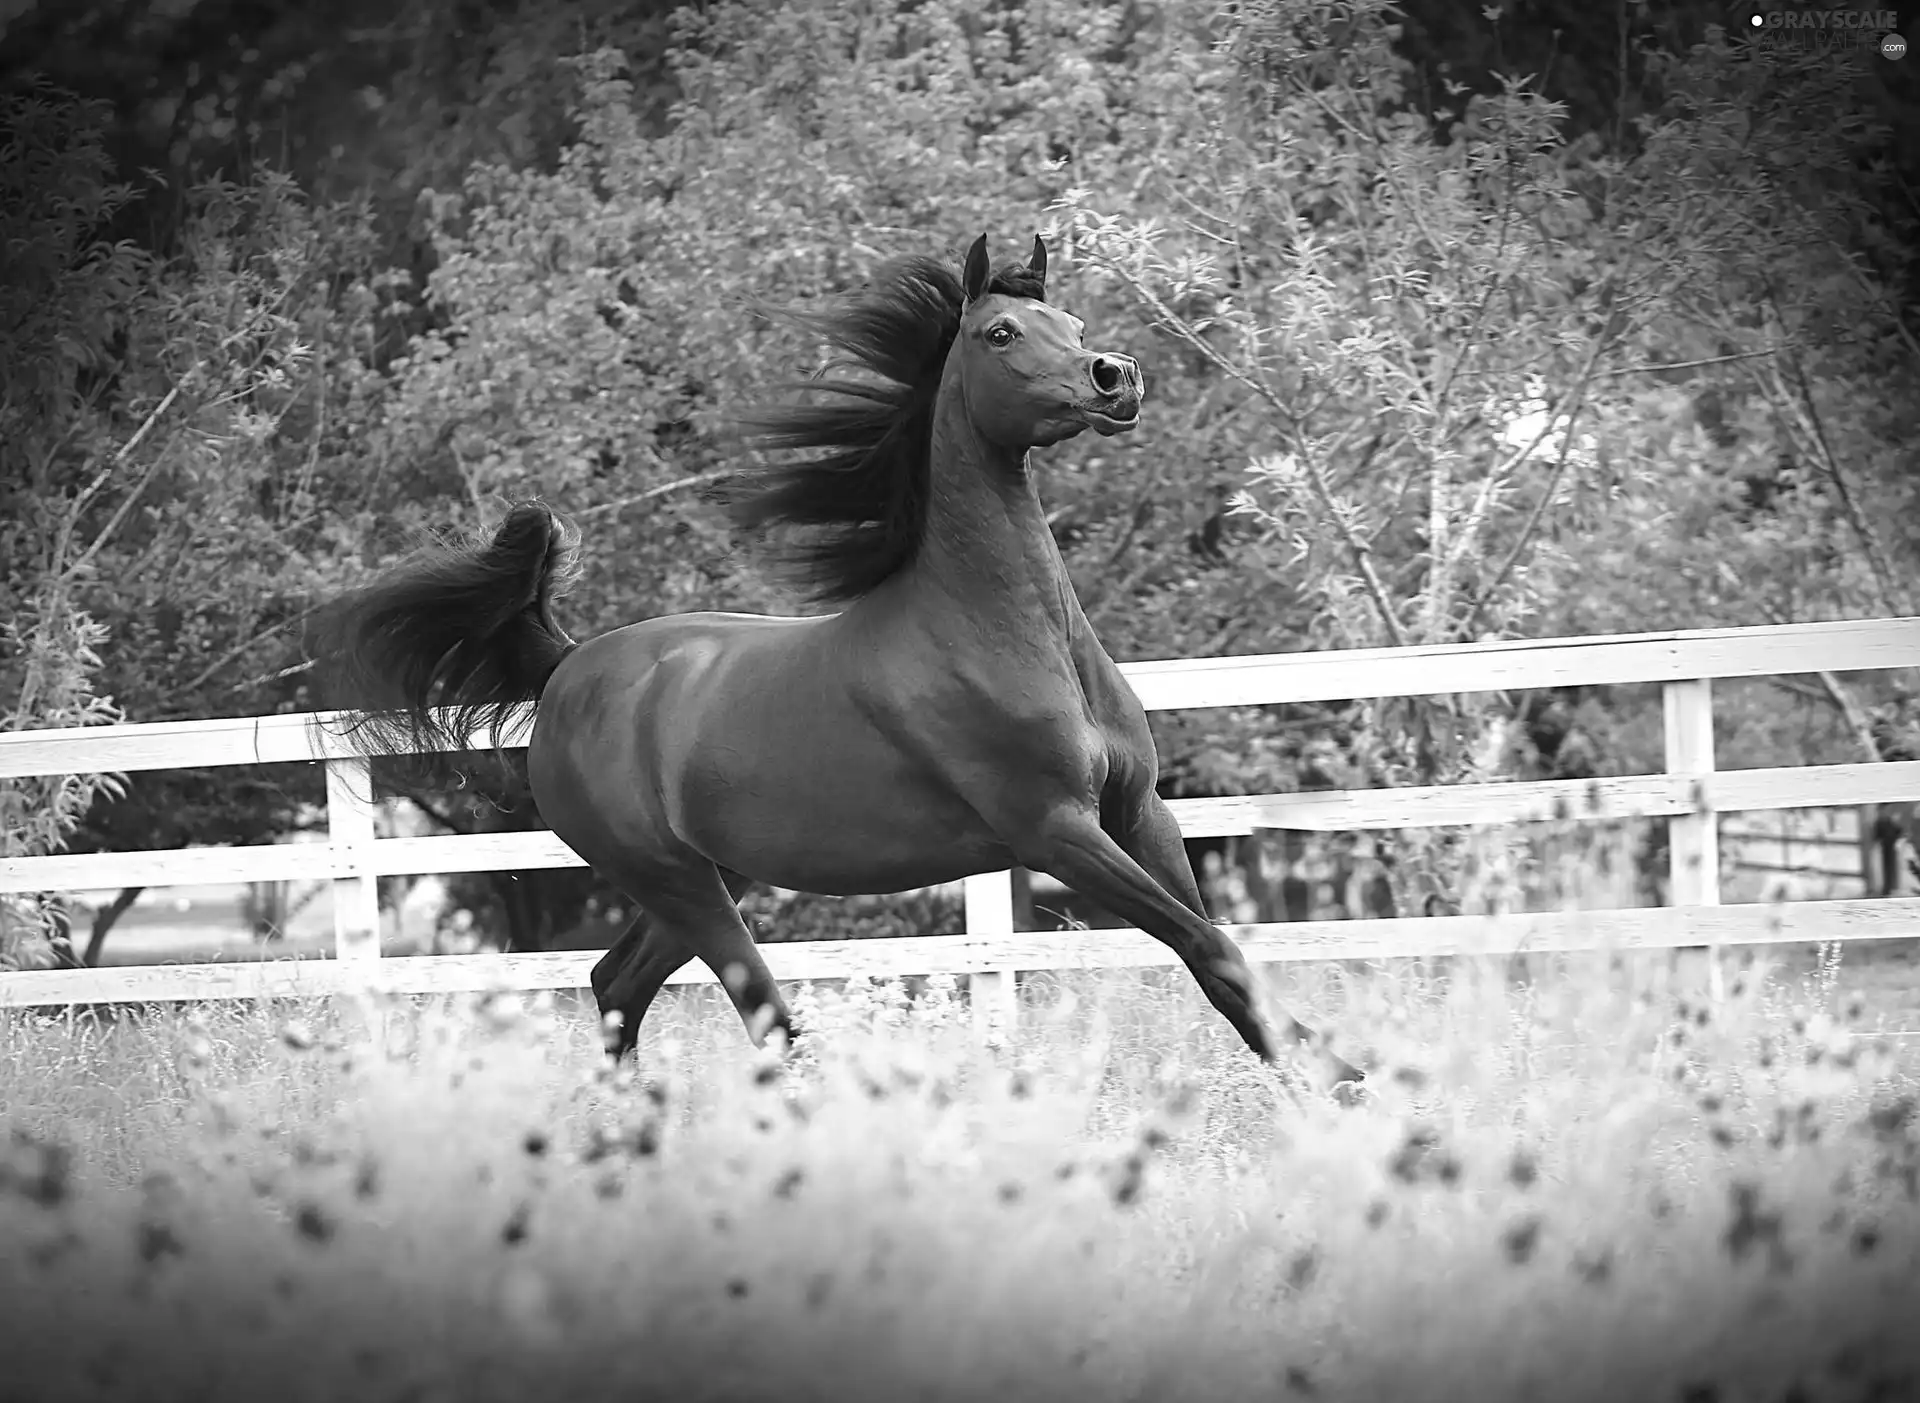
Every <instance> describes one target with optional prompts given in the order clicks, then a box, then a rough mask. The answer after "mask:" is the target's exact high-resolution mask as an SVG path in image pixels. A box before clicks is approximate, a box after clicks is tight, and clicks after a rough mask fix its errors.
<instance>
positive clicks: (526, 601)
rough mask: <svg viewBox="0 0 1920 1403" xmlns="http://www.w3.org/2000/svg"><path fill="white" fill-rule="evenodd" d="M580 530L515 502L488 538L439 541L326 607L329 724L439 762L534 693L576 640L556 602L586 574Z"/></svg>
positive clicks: (318, 635)
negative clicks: (332, 710) (335, 711)
mask: <svg viewBox="0 0 1920 1403" xmlns="http://www.w3.org/2000/svg"><path fill="white" fill-rule="evenodd" d="M579 554H580V533H579V531H578V529H576V528H575V527H574V525H573V524H572V523H571V522H569V521H567V520H565V519H564V518H562V517H559V516H556V515H555V514H554V513H553V512H551V511H549V510H548V509H547V508H546V507H545V506H542V505H541V504H540V503H538V502H520V503H517V504H516V505H515V506H514V507H513V509H512V510H511V511H509V512H508V513H507V519H506V520H505V521H503V522H501V523H500V529H499V530H498V531H496V532H494V534H493V538H492V539H491V540H486V539H482V540H479V541H475V542H473V543H472V544H470V545H440V546H435V547H433V548H431V549H428V550H426V551H423V552H422V553H420V554H419V555H416V556H415V557H414V558H413V559H411V560H408V561H405V562H403V563H402V564H400V565H397V566H395V567H394V568H393V570H391V571H390V572H389V573H387V574H386V575H384V576H382V577H381V578H379V579H376V580H375V581H374V582H373V583H372V584H369V585H365V586H363V587H361V588H360V589H358V590H355V591H354V592H353V593H351V594H348V595H346V596H345V597H343V598H341V599H339V600H337V601H335V602H334V604H333V605H331V606H330V607H328V608H326V609H324V610H322V611H320V613H319V615H318V618H317V622H316V625H315V627H314V629H313V632H312V634H311V635H310V642H309V648H308V652H309V656H310V658H311V659H312V661H313V664H314V672H315V682H316V683H317V684H318V685H317V686H316V688H315V691H316V694H317V695H318V696H319V698H320V700H321V701H322V704H323V705H328V706H335V707H339V708H340V709H341V710H340V714H339V715H338V716H337V717H335V718H331V719H329V720H327V721H323V722H322V725H323V726H324V727H326V728H327V729H330V730H337V731H339V732H341V733H343V734H345V735H346V736H347V737H348V740H349V743H350V744H351V745H352V746H353V748H354V749H355V750H357V751H359V752H360V753H362V754H365V755H370V756H371V755H418V756H420V757H421V758H422V760H424V761H427V762H428V763H427V764H426V766H425V767H424V768H426V769H432V770H441V771H444V770H448V769H457V768H458V767H457V766H456V765H454V764H452V763H450V761H449V757H448V756H447V755H446V752H448V751H458V750H464V749H466V748H467V746H468V744H469V743H470V742H471V741H472V740H473V738H474V737H475V736H476V735H478V734H480V733H482V732H485V733H487V736H488V741H489V743H490V744H491V745H492V746H493V747H495V748H496V749H497V748H498V747H499V745H500V740H501V734H502V730H503V728H504V727H505V725H506V723H507V721H508V720H509V718H510V717H511V716H512V715H513V712H514V710H515V709H516V708H517V707H518V706H520V705H521V704H522V703H524V702H530V701H535V700H538V698H539V696H540V693H541V691H542V689H543V688H545V686H546V685H547V679H548V678H549V677H551V676H552V675H553V670H554V668H556V667H558V666H559V664H560V660H561V659H562V658H564V657H565V656H566V655H567V654H568V653H569V652H570V651H572V649H573V648H574V647H575V646H576V645H575V644H574V641H573V639H571V638H569V637H568V636H567V634H566V633H565V631H563V630H562V629H561V628H560V626H559V625H558V624H556V623H555V622H554V619H553V603H554V601H555V600H556V599H559V598H562V597H564V596H565V594H566V593H567V591H568V590H569V589H571V588H572V586H573V584H574V582H575V581H576V580H577V579H578V578H579V574H580V563H579Z"/></svg>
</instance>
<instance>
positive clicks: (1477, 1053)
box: [0, 956, 1920, 1403]
mask: <svg viewBox="0 0 1920 1403" xmlns="http://www.w3.org/2000/svg"><path fill="white" fill-rule="evenodd" d="M1270 977H1271V979H1272V981H1273V983H1274V984H1275V986H1276V994H1277V996H1278V997H1281V998H1283V999H1285V1000H1286V1001H1287V1002H1288V1003H1289V1005H1290V1006H1292V1007H1295V1008H1299V1009H1301V1010H1302V1011H1303V1012H1309V1011H1310V1012H1311V1013H1312V1014H1313V1016H1315V1017H1317V1018H1319V1019H1320V1020H1321V1021H1323V1022H1326V1023H1329V1024H1330V1025H1331V1026H1333V1027H1334V1028H1335V1029H1336V1030H1337V1033H1338V1038H1339V1044H1340V1046H1341V1047H1342V1048H1343V1049H1344V1050H1347V1051H1348V1052H1349V1054H1350V1055H1352V1054H1354V1053H1356V1052H1360V1051H1361V1050H1362V1049H1364V1053H1363V1054H1362V1056H1363V1060H1365V1061H1367V1062H1369V1063H1370V1064H1371V1066H1372V1068H1373V1076H1372V1086H1373V1091H1372V1094H1371V1096H1370V1097H1369V1099H1368V1100H1367V1101H1366V1103H1365V1104H1363V1105H1362V1106H1360V1107H1358V1108H1354V1109H1343V1108H1340V1107H1337V1106H1334V1105H1331V1104H1328V1103H1323V1102H1320V1101H1317V1100H1313V1099H1307V1098H1302V1097H1301V1096H1299V1095H1297V1094H1296V1093H1295V1092H1294V1091H1293V1090H1292V1089H1291V1087H1290V1085H1289V1083H1288V1081H1287V1079H1286V1078H1285V1077H1284V1076H1280V1075H1276V1074H1275V1073H1273V1072H1271V1071H1270V1070H1268V1069H1266V1068H1263V1067H1261V1066H1260V1065H1259V1064H1258V1063H1256V1062H1254V1061H1253V1060H1252V1059H1250V1058H1249V1057H1248V1056H1247V1055H1246V1054H1245V1053H1244V1052H1243V1051H1242V1050H1241V1049H1240V1048H1239V1047H1238V1046H1237V1045H1236V1044H1234V1043H1233V1042H1232V1041H1231V1040H1230V1034H1227V1033H1226V1032H1225V1031H1224V1030H1223V1029H1221V1028H1220V1027H1219V1025H1218V1021H1217V1019H1215V1018H1214V1017H1213V1016H1212V1015H1211V1013H1210V1011H1208V1010H1206V1009H1205V1007H1204V1005H1202V1004H1201V1003H1200V1002H1199V1001H1198V1000H1197V998H1196V997H1195V996H1194V995H1193V994H1192V993H1191V992H1190V986H1189V985H1188V983H1187V982H1186V981H1184V980H1182V979H1179V978H1176V977H1174V976H1173V975H1172V974H1166V975H1164V976H1163V975H1161V974H1151V973H1150V974H1144V975H1124V976H1122V975H1114V976H1095V975H1085V976H1076V975H1066V974H1062V975H1055V976H1049V977H1047V978H1046V979H1045V980H1036V981H1034V982H1033V984H1032V985H1030V986H1029V988H1028V990H1027V994H1026V997H1027V1000H1028V1008H1027V1010H1026V1013H1025V1015H1024V1017H1023V1021H1022V1025H1021V1029H1020V1031H1019V1032H1018V1034H1017V1035H1016V1036H1015V1037H1014V1039H1013V1041H1012V1042H1011V1043H1010V1044H1009V1045H1008V1046H1006V1047H1004V1048H1002V1049H1000V1050H998V1051H997V1052H983V1051H981V1050H980V1049H978V1048H976V1047H975V1046H974V1044H973V1041H972V1039H971V1037H970V1035H969V1033H968V1031H967V1024H966V1019H965V1016H964V1015H965V1009H964V1006H963V1005H962V1004H961V1003H960V1002H959V1001H958V1000H957V999H956V998H955V996H954V993H953V991H952V990H951V989H950V988H947V987H944V986H942V985H940V984H939V983H937V982H936V983H934V984H932V985H930V986H929V987H927V988H925V989H921V990H918V991H917V997H916V999H915V1000H914V1001H913V1003H912V1004H911V1006H909V1005H908V1003H907V1000H906V999H905V997H904V995H903V993H902V992H901V991H900V990H899V989H898V988H897V987H882V986H873V985H870V984H857V985H856V986H850V987H848V988H846V989H843V990H839V991H824V990H823V991H815V992H812V993H810V994H809V995H807V996H805V997H803V999H802V1000H801V1008H800V1012H801V1014H802V1016H803V1017H804V1018H805V1019H807V1020H808V1024H809V1026H810V1027H811V1028H812V1030H813V1032H814V1034H815V1036H813V1037H812V1038H811V1039H808V1040H805V1041H803V1043H802V1045H801V1049H800V1051H799V1052H798V1053H797V1054H796V1056H795V1057H794V1058H793V1059H792V1060H791V1061H790V1062H789V1063H788V1064H786V1065H785V1066H784V1067H782V1068H776V1066H775V1064H774V1063H772V1062H770V1061H769V1060H767V1059H766V1058H764V1057H763V1056H761V1055H759V1054H756V1053H753V1052H752V1051H751V1050H750V1049H748V1048H747V1046H746V1044H745V1042H744V1039H743V1038H742V1036H741V1034H740V1031H739V1025H738V1022H737V1021H736V1020H735V1019H734V1017H733V1015H732V1013H731V1012H730V1011H729V1010H728V1009H727V1008H726V1007H725V1005H724V1004H723V1003H722V1002H720V1001H719V1000H718V999H717V998H715V997H713V996H711V995H710V994H709V993H707V992H704V991H699V990H692V991H687V992H684V993H682V994H679V995H677V996H674V997H671V998H669V999H667V1000H666V1001H664V1002H663V1004H662V1006H661V1008H660V1009H659V1011H658V1012H657V1013H656V1015H655V1019H654V1021H651V1022H650V1023H649V1026H648V1030H647V1033H646V1036H645V1037H644V1039H643V1055H642V1059H641V1062H640V1064H639V1066H638V1068H636V1069H630V1070H628V1071H625V1072H622V1073H619V1074H617V1075H615V1074H610V1072H609V1070H608V1069H607V1068H606V1067H605V1065H604V1064H603V1060H602V1058H601V1057H600V1055H599V1052H598V1040H597V1032H596V1030H595V1029H594V1027H593V1024H592V1021H591V1019H590V1017H589V1015H588V1014H587V1013H586V1012H585V1011H584V1010H583V1009H582V1008H581V1007H579V1006H578V1005H577V1004H576V1003H575V1002H574V1001H573V1000H572V999H561V1000H558V1001H555V1000H551V999H547V1000H542V999H537V998H535V999H522V998H517V997H513V996H504V997H492V998H487V999H479V1000H406V1001H397V1002H395V1003H393V1004H391V1005H386V1006H382V1007H380V1008H377V1009H372V1010H368V1009H360V1008H355V1007H353V1006H343V1007H335V1006H333V1005H329V1004H324V1003H322V1004H315V1005H310V1006H288V1005H279V1006H266V1005H257V1006H241V1005H208V1006H205V1007H201V1008H198V1009H181V1008H174V1009H154V1010H149V1011H146V1012H145V1013H143V1014H129V1015H126V1016H123V1017H121V1018H120V1019H118V1020H116V1021H113V1022H108V1023H96V1022H92V1021H87V1020H84V1019H68V1018H65V1017H57V1018H45V1017H39V1016H30V1015H10V1016H6V1017H5V1018H4V1020H3V1021H0V1067H4V1071H3V1072H0V1122H5V1123H6V1124H7V1125H10V1126H11V1127H12V1128H11V1130H10V1131H9V1130H4V1129H0V1147H4V1148H0V1243H4V1244H5V1249H4V1250H0V1339H3V1340H4V1344H3V1345H0V1399H12V1398H20V1399H36V1400H37V1399H42V1398H48V1399H51V1398H56V1397H57V1398H62V1399H64V1398H70V1397H71V1398H90V1397H91V1398H103V1399H105V1398H113V1399H119V1398H138V1399H143V1400H170V1399H179V1400H196V1403H198V1401H199V1400H224V1399H229V1398H231V1399H255V1398H259V1399H268V1398H271V1399H276V1400H279V1399H289V1400H292V1399H309V1398H310V1399H315V1400H319V1399H328V1400H332V1399H344V1398H352V1399H360V1398H369V1399H394V1400H399V1399H414V1400H429V1399H447V1400H453V1399H461V1400H468V1399H475V1400H484V1399H494V1398H502V1399H535V1398H548V1397H551V1398H554V1399H568V1400H591V1399H600V1398H607V1399H620V1400H636V1399H646V1400H650V1399H656V1398H657V1399H663V1400H664V1399H673V1400H682V1399H758V1398H780V1399H783V1400H808V1399H816V1398H817V1399H821V1400H857V1399H869V1398H872V1399H888V1400H893V1399H975V1398H985V1399H995V1400H1012V1399H1028V1398H1032V1399H1040V1398H1048V1399H1053V1398H1075V1399H1101V1400H1112V1399H1128V1400H1142V1403H1145V1400H1160V1399H1178V1400H1188V1399H1192V1400H1208V1399H1222V1400H1228V1399H1232V1400H1240V1399H1274V1398H1287V1397H1298V1398H1323V1399H1324V1398H1337V1399H1356V1400H1397V1399H1408V1400H1426V1399H1455V1398H1459V1399H1476V1400H1481V1399H1484V1400H1496V1399H1521V1398H1541V1399H1550V1400H1577V1399H1589V1398H1590V1399H1596V1400H1600V1399H1605V1400H1616V1399H1692V1400H1706V1399H1726V1400H1731V1399H1740V1398H1754V1399H1769V1400H1787V1399H1794V1398H1801V1399H1814V1398H1866V1397H1878V1398H1899V1397H1908V1396H1916V1394H1920V1373H1917V1372H1915V1370H1916V1365H1917V1364H1920V1338H1917V1337H1920V1329H1916V1328H1914V1326H1913V1322H1914V1321H1915V1320H1920V1311H1916V1306H1917V1305H1920V1299H1917V1297H1916V1287H1915V1283H1916V1282H1920V1203H1917V1202H1916V1200H1917V1199H1920V1127H1917V1126H1916V1119H1917V1118H1916V1114H1915V1105H1916V1100H1915V1082H1914V1079H1913V1069H1912V1067H1911V1065H1909V1063H1908V1062H1907V1061H1903V1057H1904V1054H1903V1053H1902V1052H1901V1050H1900V1048H1899V1047H1898V1046H1897V1045H1894V1044H1891V1043H1883V1042H1882V1041H1880V1040H1877V1039H1875V1038H1874V1037H1873V1036H1872V1035H1871V1034H1870V1033H1869V1032H1868V1031H1866V1030H1864V1029H1863V1028H1860V1027H1858V1026H1853V1025H1850V1024H1849V1022H1848V1019H1847V1017H1846V1010H1844V1009H1836V1008H1834V1007H1832V1004H1833V989H1832V985H1831V982H1830V981H1829V982H1827V983H1821V982H1820V981H1819V979H1818V978H1815V979H1811V980H1809V979H1804V978H1790V979H1789V978H1782V977H1779V976H1777V975H1776V976H1771V977H1770V976H1769V975H1768V973H1767V972H1766V971H1765V970H1763V969H1754V970H1750V971H1749V972H1747V973H1746V974H1744V975H1742V976H1740V977H1739V978H1737V979H1736V980H1734V981H1733V988H1734V992H1733V994H1732V995H1731V997H1730V998H1729V999H1728V1000H1727V1001H1726V1002H1725V1003H1724V1004H1720V1005H1715V1006H1709V1005H1708V1004H1706V1003H1705V1002H1703V1001H1701V1000H1700V999H1698V998H1695V997H1693V996H1691V995H1690V994H1688V993H1687V992H1686V991H1685V990H1682V989H1679V988H1677V987H1676V986H1674V985H1673V984H1672V982H1671V980H1670V979H1669V977H1668V975H1667V972H1666V966H1665V965H1664V963H1663V962H1661V961H1658V960H1645V961H1640V962H1637V963H1636V962H1631V961H1624V960H1613V959H1609V958H1607V957H1604V956H1594V957H1578V958H1567V959H1562V960H1558V961H1552V962H1548V961H1540V960H1536V963H1535V968H1534V969H1533V971H1532V977H1531V979H1530V980H1529V981H1527V982H1525V983H1522V984H1516V983H1514V982H1512V981H1510V979H1509V978H1508V977H1507V971H1506V970H1505V969H1504V967H1503V966H1501V965H1499V964H1496V963H1487V964H1473V963H1466V962H1463V963H1460V964H1457V965H1455V966H1453V967H1451V968H1450V969H1448V970H1443V971H1432V970H1423V969H1422V968H1421V967H1419V966H1415V965H1411V964H1399V965H1394V966H1391V967H1380V968H1376V969H1374V970H1372V971H1369V972H1366V973H1364V974H1354V973H1351V972H1349V971H1346V970H1343V969H1342V968H1341V967H1338V966H1302V967H1299V968H1295V969H1290V970H1287V971H1285V972H1284V973H1275V974H1273V975H1271V976H1270ZM9 1135H10V1136H11V1139H7V1138H5V1137H7V1136H9ZM1796 1390H1797V1391H1796ZM1875 1390H1878V1391H1877V1392H1876V1391H1875Z"/></svg>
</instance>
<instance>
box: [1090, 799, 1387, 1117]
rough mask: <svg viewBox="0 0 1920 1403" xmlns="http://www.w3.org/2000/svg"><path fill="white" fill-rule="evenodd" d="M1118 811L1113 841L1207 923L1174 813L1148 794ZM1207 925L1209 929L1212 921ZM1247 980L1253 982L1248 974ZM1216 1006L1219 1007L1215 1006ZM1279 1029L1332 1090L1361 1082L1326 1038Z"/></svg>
mask: <svg viewBox="0 0 1920 1403" xmlns="http://www.w3.org/2000/svg"><path fill="white" fill-rule="evenodd" d="M1120 807H1121V811H1122V813H1123V814H1125V815H1127V817H1126V818H1124V819H1122V821H1120V822H1119V823H1117V824H1115V831H1114V832H1113V834H1112V837H1113V840H1114V842H1115V843H1116V844H1117V845H1118V846H1119V847H1120V849H1121V850H1122V851H1123V852H1125V853H1126V854H1127V855H1128V856H1129V857H1131V858H1133V860H1134V861H1135V862H1137V863H1139V864H1140V866H1141V868H1142V869H1143V870H1144V871H1145V872H1146V874H1147V875H1148V876H1149V877H1151V878H1152V879H1153V880H1154V881H1155V882H1156V883H1158V884H1159V885H1160V886H1161V887H1162V888H1164V889H1165V890H1166V891H1168V892H1170V893H1172V895H1173V896H1174V897H1176V898H1177V899H1178V900H1179V901H1180V902H1181V904H1182V905H1184V906H1185V907H1186V908H1187V909H1188V910H1189V911H1191V912H1193V913H1194V914H1195V915H1196V916H1198V917H1199V918H1200V919H1201V920H1203V921H1207V920H1208V917H1207V908H1206V905H1205V903H1204V902H1203V901H1202V900H1201V896H1200V885H1199V883H1198V882H1197V881H1196V880H1195V879H1194V875H1193V864H1192V863H1191V862H1190V861H1188V860H1187V847H1186V843H1185V842H1184V841H1183V840H1182V838H1181V836H1180V824H1179V821H1178V820H1176V819H1175V818H1174V816H1173V811H1172V810H1170V809H1169V808H1168V807H1167V805H1166V802H1165V801H1164V800H1163V799H1161V797H1160V796H1159V795H1158V794H1156V793H1154V792H1153V791H1152V790H1151V789H1149V790H1148V791H1147V792H1146V794H1145V795H1144V796H1143V798H1142V799H1141V800H1139V801H1136V802H1134V803H1130V804H1124V805H1122V806H1120ZM1091 894H1092V893H1089V895H1091ZM1208 923H1209V924H1211V922H1210V921H1209V922H1208ZM1143 929H1144V927H1143ZM1162 938H1163V939H1164V937H1162ZM1220 939H1221V941H1222V942H1223V943H1224V944H1225V945H1226V947H1227V948H1228V949H1229V950H1231V951H1232V952H1233V956H1234V958H1235V959H1238V960H1240V961H1242V962H1243V963H1242V967H1243V968H1245V965H1244V960H1245V956H1243V955H1242V954H1241V953H1240V950H1239V947H1238V946H1236V945H1234V944H1233V942H1232V941H1231V940H1229V939H1228V938H1227V936H1226V935H1225V933H1224V932H1222V933H1221V934H1220ZM1175 948H1176V949H1178V948H1179V947H1178V946H1176V947H1175ZM1247 976H1248V979H1249V980H1251V977H1252V971H1251V970H1250V969H1249V970H1248V971H1247ZM1202 987H1204V984H1203V986H1202ZM1215 1006H1216V1007H1218V1002H1217V1001H1216V1005H1215ZM1223 1012H1224V1010H1223ZM1282 1024H1283V1027H1284V1028H1285V1030H1286V1033H1287V1035H1288V1036H1289V1037H1290V1038H1292V1040H1293V1041H1295V1042H1297V1043H1302V1044H1305V1045H1306V1046H1308V1047H1310V1048H1312V1049H1314V1050H1315V1051H1316V1052H1317V1053H1318V1054H1319V1057H1320V1060H1321V1064H1322V1067H1323V1069H1324V1072H1325V1075H1326V1077H1327V1078H1328V1081H1329V1084H1330V1085H1332V1086H1336V1087H1337V1086H1341V1085H1343V1084H1349V1083H1351V1084H1358V1083H1359V1082H1360V1081H1361V1080H1362V1079H1363V1077H1364V1074H1363V1073H1362V1072H1361V1071H1360V1070H1359V1068H1357V1067H1355V1066H1353V1065H1352V1064H1351V1063H1349V1062H1348V1061H1346V1059H1344V1058H1342V1057H1339V1056H1337V1055H1336V1054H1335V1053H1334V1052H1333V1051H1332V1049H1331V1048H1329V1047H1328V1046H1327V1044H1326V1039H1325V1038H1324V1037H1322V1036H1321V1035H1320V1034H1319V1033H1317V1032H1315V1031H1314V1030H1313V1029H1311V1028H1309V1027H1308V1026H1307V1025H1306V1024H1304V1023H1302V1022H1301V1021H1300V1020H1299V1019H1297V1018H1295V1017H1293V1016H1292V1015H1291V1014H1288V1013H1285V1012H1284V1011H1283V1013H1282ZM1256 1050H1257V1049H1256Z"/></svg>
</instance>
